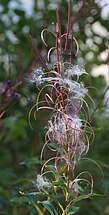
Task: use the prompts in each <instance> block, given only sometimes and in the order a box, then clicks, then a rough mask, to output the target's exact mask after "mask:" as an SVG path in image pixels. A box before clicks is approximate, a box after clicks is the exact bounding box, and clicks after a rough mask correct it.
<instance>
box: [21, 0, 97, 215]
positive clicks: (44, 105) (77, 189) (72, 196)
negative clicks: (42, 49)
mask: <svg viewBox="0 0 109 215" xmlns="http://www.w3.org/2000/svg"><path fill="white" fill-rule="evenodd" d="M56 17H57V22H56V25H55V31H54V32H53V31H51V30H48V29H44V30H43V31H42V33H41V38H42V41H43V43H44V44H45V46H48V45H47V43H46V39H45V33H51V34H52V35H53V37H54V38H55V46H53V47H52V48H50V49H49V50H48V54H47V58H48V61H50V60H51V61H53V59H54V52H55V58H56V62H54V63H50V64H49V65H50V69H49V68H48V66H47V65H46V64H45V63H44V60H43V59H42V57H41V55H40V53H39V52H38V50H37V46H36V45H35V43H34V40H33V38H32V37H31V36H30V39H31V42H32V45H33V47H34V48H35V50H36V51H37V53H38V56H39V58H40V60H41V62H42V64H43V68H42V67H40V68H35V69H34V70H33V71H32V73H31V74H30V75H29V82H32V83H35V84H36V87H37V88H38V89H39V94H38V96H37V101H36V104H35V105H34V106H33V107H32V109H31V110H30V113H29V120H30V117H31V113H32V111H33V110H34V109H35V111H34V116H35V118H36V117H37V114H38V112H39V110H43V109H47V110H50V118H49V120H48V124H47V128H46V134H45V143H44V145H43V147H42V151H41V156H40V157H41V172H40V174H38V175H37V178H36V181H35V187H36V189H37V192H32V193H30V194H29V195H30V196H32V195H33V196H35V197H36V200H35V202H34V201H30V202H32V203H31V204H33V206H34V207H35V208H36V210H37V212H38V214H40V215H43V214H48V213H49V214H52V215H58V214H63V215H65V214H66V215H70V214H74V213H76V211H77V210H78V207H77V206H75V205H76V203H77V202H78V201H80V200H82V199H86V198H89V197H92V196H94V195H95V193H93V177H92V175H91V173H90V172H89V171H86V170H85V171H83V172H80V173H79V174H78V173H77V174H76V169H77V165H78V163H79V162H80V160H81V161H82V160H83V159H86V160H87V159H88V158H84V156H85V155H86V154H87V152H88V150H89V146H90V144H91V143H92V142H93V140H94V132H93V129H92V127H91V124H90V116H91V113H90V107H89V105H88V103H87V101H86V99H87V97H88V100H90V101H91V102H92V103H93V101H92V99H91V98H90V96H89V95H88V89H87V88H86V87H85V86H84V84H83V83H82V82H81V81H80V77H81V76H82V75H83V74H84V75H86V76H87V75H88V74H87V73H86V71H85V69H84V68H83V66H82V65H79V64H73V56H74V55H75V57H77V55H78V50H79V46H78V42H77V40H76V39H75V37H74V36H73V35H72V33H71V28H72V23H71V18H70V2H69V3H68V26H67V30H66V32H65V33H63V34H62V32H61V23H60V17H59V12H58V10H56ZM66 55H67V60H66V58H65V56H66ZM41 95H43V96H42V97H43V98H44V99H43V100H42V101H41V99H40V98H41ZM30 123H31V122H30ZM46 148H48V150H50V151H51V152H50V154H51V157H49V158H48V159H47V160H44V152H45V149H46ZM48 154H49V153H48ZM89 160H91V159H89ZM21 194H22V195H25V194H24V193H22V192H21Z"/></svg>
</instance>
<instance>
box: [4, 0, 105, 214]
mask: <svg viewBox="0 0 109 215" xmlns="http://www.w3.org/2000/svg"><path fill="white" fill-rule="evenodd" d="M15 2H16V3H15ZM22 2H23V0H22V1H20V0H17V1H14V0H9V1H8V0H4V1H0V82H3V84H4V85H5V84H6V82H7V80H9V79H11V80H12V83H13V85H14V84H15V83H16V81H18V82H19V81H20V82H21V84H20V86H19V87H18V88H17V92H19V93H20V94H21V99H20V100H19V101H15V102H14V101H10V102H9V103H8V107H9V108H8V110H7V111H6V113H5V114H4V115H3V117H2V118H1V119H0V131H1V132H0V167H1V171H0V214H8V215H22V214H25V215H27V214H29V215H34V214H36V211H35V209H34V208H33V207H32V206H31V204H28V198H27V199H26V198H25V199H21V198H20V197H21V196H20V194H19V191H22V192H23V191H26V190H35V189H36V187H35V185H33V181H35V179H36V175H37V172H38V171H39V170H40V165H39V154H40V150H41V147H42V144H43V141H44V128H45V126H46V122H47V118H48V116H47V114H46V112H41V113H39V114H38V116H37V120H36V121H35V119H34V116H33V115H32V116H31V123H32V125H33V130H31V128H30V126H29V123H28V114H29V111H30V109H31V107H32V105H34V103H35V99H36V96H37V93H38V92H37V90H36V88H35V87H34V86H33V87H32V86H29V84H28V83H27V77H28V73H30V72H31V69H32V68H34V67H36V66H37V65H41V63H40V60H39V59H38V56H37V53H35V51H34V49H33V47H32V45H31V42H30V39H29V35H30V34H31V35H32V37H33V38H34V39H35V42H36V44H37V46H38V48H39V50H40V52H41V54H42V56H43V57H44V58H45V55H46V50H45V47H43V45H42V42H41V38H40V33H41V31H42V30H43V29H44V28H46V27H47V28H50V29H53V28H54V26H53V22H56V15H55V9H56V7H58V8H59V10H60V17H61V23H62V29H63V32H64V30H65V29H66V26H67V1H66V0H64V1H61V0H55V1H50V0H43V1H41V0H40V1H38V0H36V1H33V2H34V5H33V12H32V14H30V15H29V14H28V13H27V12H25V10H24V9H23V8H22V6H21V5H22ZM86 2H87V5H86V7H85V8H84V10H83V12H82V13H81V14H80V16H79V18H78V20H77V21H76V23H75V24H74V26H73V33H74V36H75V38H76V39H77V40H78V43H79V47H80V51H79V56H78V59H77V61H78V62H82V64H84V66H85V68H86V71H87V72H88V73H90V72H91V69H92V68H93V66H97V65H101V64H106V63H107V59H105V60H104V61H103V60H101V58H100V53H102V52H103V51H105V50H106V49H107V45H108V34H107V35H105V34H104V35H103V34H102V36H100V35H101V34H99V33H96V32H95V31H94V29H93V26H94V24H96V23H98V24H100V25H101V26H102V27H104V28H105V29H106V30H108V29H109V21H108V20H109V17H107V18H103V17H102V15H101V8H100V7H99V5H98V4H97V3H96V1H93V0H90V1H86ZM81 3H82V1H80V0H75V1H72V17H74V16H76V14H77V13H78V9H79V7H80V5H81ZM101 31H102V29H101ZM48 41H49V45H50V47H51V46H53V45H54V40H53V38H52V37H50V36H48ZM90 41H91V44H92V45H90ZM88 56H89V57H88ZM90 75H91V74H90ZM84 82H85V84H86V86H88V85H90V86H91V88H90V90H89V93H90V95H91V96H92V98H93V100H94V102H95V104H97V103H98V102H99V100H100V97H101V96H102V94H103V92H104V90H105V88H106V82H105V80H104V77H103V76H99V77H91V79H90V80H89V78H85V80H84ZM103 102H104V101H102V103H101V105H100V107H99V110H98V111H97V112H96V114H95V116H94V118H93V121H92V125H93V128H94V131H95V140H94V143H93V144H92V145H91V147H90V151H89V153H88V155H87V156H88V157H90V158H91V159H93V160H95V161H96V162H97V163H98V164H99V165H100V166H101V167H102V170H103V172H104V179H103V181H102V176H101V173H100V172H99V171H98V168H97V167H96V165H95V164H92V163H84V164H80V166H79V167H78V168H79V169H84V170H87V168H88V170H89V169H90V171H91V172H92V174H93V176H94V184H95V185H94V187H95V190H96V192H98V193H100V194H103V196H102V197H95V198H93V199H89V200H83V201H82V202H81V203H80V205H79V206H81V207H80V210H79V212H78V213H77V214H78V215H80V214H81V215H85V214H89V215H108V214H109V121H108V119H109V113H108V111H107V112H106V110H105V109H103ZM4 105H5V104H4V103H3V99H2V98H1V96H0V108H1V110H0V111H2V110H3V109H5V107H4ZM11 105H12V107H11ZM106 109H107V107H106ZM92 112H93V108H92ZM45 156H46V155H45ZM18 196H19V200H16V201H15V198H16V197H18ZM13 199H14V201H13Z"/></svg>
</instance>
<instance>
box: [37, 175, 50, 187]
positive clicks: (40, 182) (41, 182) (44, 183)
mask: <svg viewBox="0 0 109 215" xmlns="http://www.w3.org/2000/svg"><path fill="white" fill-rule="evenodd" d="M36 186H37V188H38V189H39V190H40V189H42V188H48V189H49V188H50V187H51V183H50V181H49V180H48V179H47V178H46V177H43V176H42V175H40V174H38V175H37V179H36Z"/></svg>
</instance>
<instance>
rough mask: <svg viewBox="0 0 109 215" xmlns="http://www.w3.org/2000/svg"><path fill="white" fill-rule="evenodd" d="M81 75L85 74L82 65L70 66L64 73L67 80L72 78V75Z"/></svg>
mask: <svg viewBox="0 0 109 215" xmlns="http://www.w3.org/2000/svg"><path fill="white" fill-rule="evenodd" d="M82 74H87V72H86V71H85V69H84V67H83V66H82V65H74V66H70V67H69V68H68V69H66V70H65V73H64V75H65V76H66V77H67V78H72V77H73V76H74V75H77V76H80V75H82Z"/></svg>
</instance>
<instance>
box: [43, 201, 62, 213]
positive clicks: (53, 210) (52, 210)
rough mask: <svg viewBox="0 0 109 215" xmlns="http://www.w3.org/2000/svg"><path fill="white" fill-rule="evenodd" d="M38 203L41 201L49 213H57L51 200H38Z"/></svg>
mask: <svg viewBox="0 0 109 215" xmlns="http://www.w3.org/2000/svg"><path fill="white" fill-rule="evenodd" d="M39 203H41V204H42V205H43V206H44V207H46V208H47V210H48V211H49V213H50V214H51V215H58V213H57V212H56V210H55V208H54V206H53V204H52V203H51V202H49V201H43V202H39Z"/></svg>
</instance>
